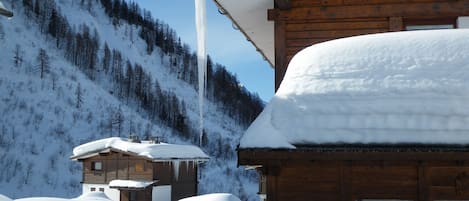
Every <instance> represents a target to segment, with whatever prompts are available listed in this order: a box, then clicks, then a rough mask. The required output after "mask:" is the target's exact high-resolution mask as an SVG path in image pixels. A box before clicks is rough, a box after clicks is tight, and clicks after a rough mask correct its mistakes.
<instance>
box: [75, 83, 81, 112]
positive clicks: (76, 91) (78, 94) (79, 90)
mask: <svg viewBox="0 0 469 201" xmlns="http://www.w3.org/2000/svg"><path fill="white" fill-rule="evenodd" d="M75 95H76V98H77V100H76V107H77V108H80V107H81V106H82V104H83V92H82V89H81V84H80V83H78V86H77V89H76V90H75Z"/></svg>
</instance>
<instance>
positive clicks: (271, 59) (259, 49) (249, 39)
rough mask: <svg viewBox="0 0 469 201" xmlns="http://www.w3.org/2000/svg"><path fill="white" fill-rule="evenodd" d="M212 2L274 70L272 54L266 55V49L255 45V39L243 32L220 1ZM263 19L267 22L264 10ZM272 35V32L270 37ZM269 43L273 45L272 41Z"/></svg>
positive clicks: (231, 13) (243, 28) (243, 29)
mask: <svg viewBox="0 0 469 201" xmlns="http://www.w3.org/2000/svg"><path fill="white" fill-rule="evenodd" d="M213 1H214V3H215V5H217V7H218V8H219V9H221V10H223V11H224V12H223V13H222V12H220V13H222V14H223V15H225V16H227V17H228V19H230V20H231V22H232V23H233V24H234V25H235V26H236V27H237V28H238V29H239V31H240V32H241V33H242V34H243V35H244V36H245V37H246V38H247V40H248V41H249V42H250V43H251V44H252V45H253V46H254V47H255V48H256V51H257V52H259V53H260V54H261V55H262V57H263V58H264V60H266V61H267V62H268V63H269V64H270V66H271V67H272V68H275V63H274V59H275V56H274V55H273V53H271V54H272V55H270V56H269V55H268V53H266V51H267V50H265V49H266V48H263V47H260V45H259V44H257V43H256V41H255V39H253V37H251V35H250V34H248V32H247V31H246V30H245V27H244V26H241V24H240V23H239V22H238V21H237V20H235V17H234V16H233V12H232V11H231V10H230V9H229V8H226V7H225V6H223V4H222V3H220V1H222V0H213ZM252 2H256V1H252ZM265 19H266V20H267V10H265ZM273 34H274V33H273V32H272V35H273ZM271 42H272V43H273V41H271ZM271 51H273V52H274V50H271Z"/></svg>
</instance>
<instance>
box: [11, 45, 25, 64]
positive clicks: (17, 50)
mask: <svg viewBox="0 0 469 201" xmlns="http://www.w3.org/2000/svg"><path fill="white" fill-rule="evenodd" d="M13 53H14V56H13V61H14V63H15V67H20V66H21V63H23V55H22V53H21V47H20V45H18V44H17V45H16V47H15V51H14V52H13Z"/></svg>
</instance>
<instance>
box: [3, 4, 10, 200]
mask: <svg viewBox="0 0 469 201" xmlns="http://www.w3.org/2000/svg"><path fill="white" fill-rule="evenodd" d="M1 3H2V2H0V4H1ZM0 6H1V5H0ZM0 201H13V200H12V199H10V198H9V197H7V196H4V195H2V194H0Z"/></svg>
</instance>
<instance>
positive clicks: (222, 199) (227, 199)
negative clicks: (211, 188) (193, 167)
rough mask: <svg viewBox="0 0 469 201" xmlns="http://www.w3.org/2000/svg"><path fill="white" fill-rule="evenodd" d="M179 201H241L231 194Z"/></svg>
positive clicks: (195, 197)
mask: <svg viewBox="0 0 469 201" xmlns="http://www.w3.org/2000/svg"><path fill="white" fill-rule="evenodd" d="M179 201H241V200H240V199H239V198H237V197H236V196H234V195H232V194H229V193H213V194H206V195H200V196H194V197H189V198H184V199H181V200H179Z"/></svg>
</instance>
